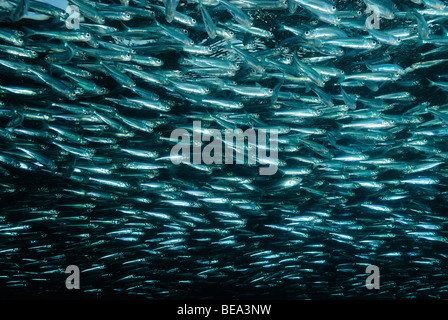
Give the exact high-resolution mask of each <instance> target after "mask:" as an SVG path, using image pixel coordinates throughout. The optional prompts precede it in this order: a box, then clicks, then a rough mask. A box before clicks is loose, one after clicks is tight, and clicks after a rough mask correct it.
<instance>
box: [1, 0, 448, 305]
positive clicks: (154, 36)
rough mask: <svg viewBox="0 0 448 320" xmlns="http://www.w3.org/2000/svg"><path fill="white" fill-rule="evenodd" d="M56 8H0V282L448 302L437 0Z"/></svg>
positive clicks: (445, 47)
mask: <svg viewBox="0 0 448 320" xmlns="http://www.w3.org/2000/svg"><path fill="white" fill-rule="evenodd" d="M68 4H69V5H70V7H69V8H67V9H62V8H59V7H55V6H53V5H51V4H49V3H46V2H45V1H36V0H7V1H3V2H1V3H0V143H1V148H0V199H1V200H0V204H1V207H0V208H1V209H0V288H2V289H1V290H0V291H1V297H2V298H5V297H11V296H17V297H24V296H26V297H40V298H43V297H55V296H57V297H64V296H68V297H70V295H71V294H73V291H76V290H73V291H70V290H67V289H66V287H65V279H66V278H67V276H68V275H67V274H66V273H65V270H66V267H67V266H69V265H76V266H78V267H79V269H80V271H81V273H80V290H77V292H78V293H77V294H78V295H79V296H81V297H85V298H109V297H117V296H120V297H130V298H138V297H141V298H153V299H162V298H177V299H182V298H276V299H278V298H285V299H314V298H325V299H347V298H372V299H375V298H381V299H383V298H391V299H394V298H398V299H409V298H430V299H431V298H432V299H439V298H447V297H448V272H447V271H448V270H447V269H448V268H447V266H448V250H447V237H448V233H447V232H448V225H447V223H448V206H447V200H448V188H447V177H448V161H447V159H448V144H447V143H446V141H447V137H448V103H447V101H448V100H447V97H448V95H447V91H448V68H447V66H448V30H447V29H448V2H447V1H441V0H363V1H348V0H347V1H343V0H337V1H333V2H330V1H328V0H286V1H283V0H164V1H156V0H110V1H105V0H101V1H91V0H69V1H68ZM30 14H35V15H39V16H41V17H43V19H31V18H29V15H30ZM77 24H78V25H77ZM193 121H201V123H202V129H201V131H202V132H201V133H206V132H207V130H208V129H218V130H219V131H220V132H224V130H226V129H234V128H241V129H243V130H245V129H249V128H251V129H277V130H278V132H279V135H278V138H277V139H278V171H277V172H276V173H275V175H272V176H269V175H264V176H263V175H260V174H259V170H258V169H259V166H260V163H257V164H255V165H249V164H233V165H229V164H210V165H208V164H203V163H201V164H197V163H196V164H195V163H187V162H185V163H182V164H178V165H176V164H174V163H173V160H174V158H175V156H173V155H171V154H170V150H171V148H172V147H173V146H174V145H175V144H176V143H178V141H177V140H176V141H174V140H173V139H171V138H170V134H171V132H172V131H173V130H175V129H178V128H184V129H187V130H188V131H189V132H192V131H193ZM206 144H207V142H202V145H206ZM246 160H247V156H246ZM369 265H376V266H378V268H379V270H380V279H381V282H380V289H373V290H369V289H367V288H366V279H367V277H368V276H369V274H368V273H366V268H367V267H368V266H369Z"/></svg>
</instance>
